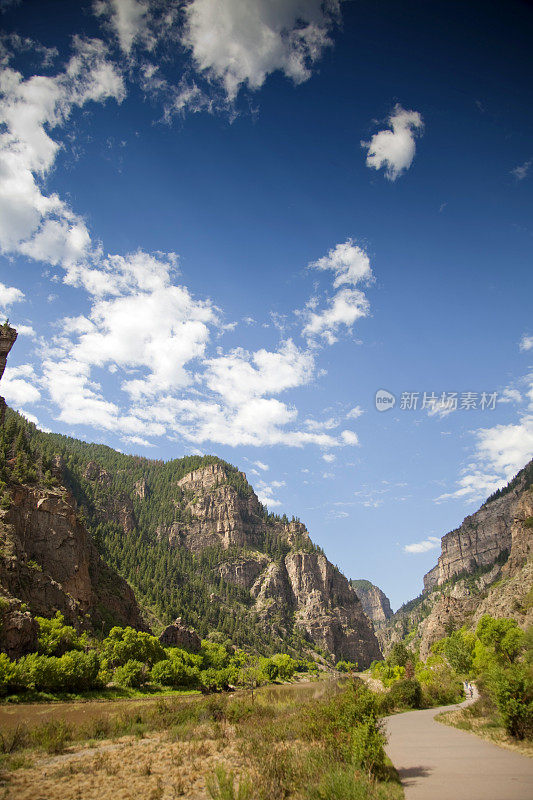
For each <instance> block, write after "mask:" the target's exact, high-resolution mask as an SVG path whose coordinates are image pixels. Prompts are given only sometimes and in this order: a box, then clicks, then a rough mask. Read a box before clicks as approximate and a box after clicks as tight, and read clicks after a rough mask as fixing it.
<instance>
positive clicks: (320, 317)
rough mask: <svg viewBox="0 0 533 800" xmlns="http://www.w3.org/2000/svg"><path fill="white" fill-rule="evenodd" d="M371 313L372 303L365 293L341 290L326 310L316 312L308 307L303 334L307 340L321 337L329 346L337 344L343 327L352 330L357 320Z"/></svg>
mask: <svg viewBox="0 0 533 800" xmlns="http://www.w3.org/2000/svg"><path fill="white" fill-rule="evenodd" d="M369 311H370V303H369V302H368V299H367V297H366V295H365V294H364V293H363V292H360V291H359V290H357V289H341V290H340V291H338V292H337V293H336V294H335V295H334V296H333V297H332V298H331V299H330V300H329V302H328V304H327V306H326V308H323V309H320V310H316V311H315V310H313V308H312V307H308V310H307V323H306V324H305V326H304V328H303V331H302V333H303V335H304V336H306V337H307V338H313V337H316V336H319V337H321V338H323V339H324V340H325V341H326V342H327V344H335V342H336V341H338V333H339V330H340V328H341V327H345V328H347V329H348V330H351V328H352V327H353V325H354V323H355V322H357V320H359V319H362V318H363V317H367V316H368V314H369Z"/></svg>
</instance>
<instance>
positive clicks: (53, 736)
mask: <svg viewBox="0 0 533 800" xmlns="http://www.w3.org/2000/svg"><path fill="white" fill-rule="evenodd" d="M32 739H33V740H34V742H35V743H36V744H37V745H39V747H42V748H43V749H44V750H46V752H47V753H51V754H52V753H53V754H59V753H63V752H64V750H65V745H66V744H67V742H70V741H71V740H72V728H71V727H70V725H67V723H66V722H65V721H64V720H62V719H60V720H53V721H52V722H45V723H43V725H39V727H38V728H35V729H34V730H33V731H32Z"/></svg>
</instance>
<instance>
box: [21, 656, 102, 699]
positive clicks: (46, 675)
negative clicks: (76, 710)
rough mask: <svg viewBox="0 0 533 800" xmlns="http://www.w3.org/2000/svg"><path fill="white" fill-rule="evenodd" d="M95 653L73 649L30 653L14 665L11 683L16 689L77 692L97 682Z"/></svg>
mask: <svg viewBox="0 0 533 800" xmlns="http://www.w3.org/2000/svg"><path fill="white" fill-rule="evenodd" d="M99 669H100V661H99V658H98V655H97V654H96V653H94V652H92V653H82V652H80V651H79V650H73V651H71V652H69V653H65V654H64V655H62V656H60V657H59V658H58V657H57V656H43V655H39V654H38V653H30V654H29V655H27V656H24V657H23V658H21V659H19V661H18V662H17V664H16V665H15V678H14V684H15V687H16V688H18V689H36V690H42V691H48V692H77V691H85V690H87V689H93V688H95V687H97V686H98V685H99V684H98V672H99Z"/></svg>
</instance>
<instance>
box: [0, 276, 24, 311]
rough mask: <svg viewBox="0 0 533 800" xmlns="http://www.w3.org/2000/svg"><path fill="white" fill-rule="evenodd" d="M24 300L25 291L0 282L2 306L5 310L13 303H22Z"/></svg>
mask: <svg viewBox="0 0 533 800" xmlns="http://www.w3.org/2000/svg"><path fill="white" fill-rule="evenodd" d="M22 300H24V292H21V291H20V289H17V288H16V287H15V286H6V285H5V284H4V283H0V308H1V309H2V310H3V311H4V310H5V309H7V308H9V306H12V305H13V303H20V302H21V301H22Z"/></svg>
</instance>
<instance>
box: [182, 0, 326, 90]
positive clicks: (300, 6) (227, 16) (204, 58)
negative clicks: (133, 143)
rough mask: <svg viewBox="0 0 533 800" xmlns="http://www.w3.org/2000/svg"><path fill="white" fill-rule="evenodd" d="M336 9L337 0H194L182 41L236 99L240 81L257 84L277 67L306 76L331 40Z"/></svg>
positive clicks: (297, 77)
mask: <svg viewBox="0 0 533 800" xmlns="http://www.w3.org/2000/svg"><path fill="white" fill-rule="evenodd" d="M338 9H339V2H338V0H326V2H322V0H246V2H245V3H243V2H242V0H217V1H216V2H214V0H192V2H190V3H188V5H186V7H185V15H186V24H185V30H184V34H183V40H182V41H183V43H184V44H185V46H186V47H188V48H189V49H190V51H191V53H192V58H193V61H194V64H195V66H196V68H197V69H198V71H199V72H200V73H204V74H206V75H207V76H208V78H209V79H211V80H212V81H215V82H217V83H220V84H221V85H222V86H223V88H224V91H225V92H226V95H227V97H228V98H229V99H230V100H233V99H234V98H235V97H236V96H237V94H238V92H239V89H240V88H241V86H243V85H246V86H248V87H249V88H250V89H252V90H253V89H258V88H260V87H261V86H262V85H263V83H264V82H265V80H266V78H267V76H268V75H269V74H271V73H272V72H275V71H278V70H279V71H281V72H283V73H284V74H285V75H286V76H287V77H288V78H291V79H292V80H293V81H294V82H295V83H301V82H302V81H305V80H307V79H308V78H309V77H310V75H311V68H312V66H313V64H314V63H315V62H316V61H317V60H318V59H319V58H320V57H321V55H322V51H323V49H324V48H325V47H326V46H328V45H329V44H331V41H330V39H329V37H328V31H329V30H330V28H331V26H332V23H333V21H334V15H335V13H336V12H338Z"/></svg>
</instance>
